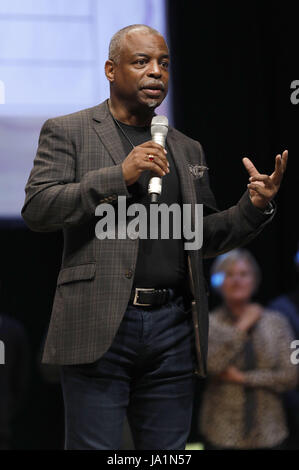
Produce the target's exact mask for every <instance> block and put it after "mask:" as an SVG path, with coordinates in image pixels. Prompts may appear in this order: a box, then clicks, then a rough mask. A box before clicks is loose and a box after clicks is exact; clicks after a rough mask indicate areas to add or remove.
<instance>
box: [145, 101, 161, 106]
mask: <svg viewBox="0 0 299 470" xmlns="http://www.w3.org/2000/svg"><path fill="white" fill-rule="evenodd" d="M147 106H148V107H149V108H156V107H157V106H159V102H158V100H151V101H149V102H148V103H147Z"/></svg>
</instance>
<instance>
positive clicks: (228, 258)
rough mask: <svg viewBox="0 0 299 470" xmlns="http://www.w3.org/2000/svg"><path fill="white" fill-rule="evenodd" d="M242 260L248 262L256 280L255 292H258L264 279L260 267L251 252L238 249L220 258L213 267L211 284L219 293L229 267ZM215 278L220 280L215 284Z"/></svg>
mask: <svg viewBox="0 0 299 470" xmlns="http://www.w3.org/2000/svg"><path fill="white" fill-rule="evenodd" d="M240 260H244V261H246V262H247V263H248V264H249V266H250V268H251V269H252V273H253V276H254V280H255V286H254V292H256V291H257V289H258V287H259V284H260V282H261V277H262V276H261V270H260V268H259V265H258V264H257V262H256V260H255V258H254V257H253V255H252V254H251V253H250V251H248V250H245V249H243V248H242V249H241V248H236V249H235V250H231V251H229V252H228V253H225V254H223V255H220V256H218V257H217V258H216V259H215V261H214V263H213V264H212V266H211V271H210V272H211V284H212V287H213V289H214V290H215V291H216V292H217V293H220V294H221V285H222V282H223V280H224V277H225V274H226V273H227V271H228V269H229V267H230V266H231V265H232V264H233V263H235V262H236V261H240ZM213 278H214V279H218V281H217V282H213Z"/></svg>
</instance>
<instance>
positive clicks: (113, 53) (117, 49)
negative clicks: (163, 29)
mask: <svg viewBox="0 0 299 470" xmlns="http://www.w3.org/2000/svg"><path fill="white" fill-rule="evenodd" d="M135 31H138V32H141V33H142V32H143V31H144V32H145V33H147V34H148V33H150V34H154V35H157V36H162V35H161V33H159V31H157V30H156V29H154V28H151V27H150V26H147V25H145V24H132V25H130V26H126V27H125V28H122V29H120V30H119V31H117V32H116V33H115V34H114V35H113V36H112V38H111V41H110V44H109V59H110V60H113V62H115V63H116V64H118V63H119V59H120V54H121V48H122V44H123V40H124V38H125V36H126V35H127V34H129V33H131V32H135Z"/></svg>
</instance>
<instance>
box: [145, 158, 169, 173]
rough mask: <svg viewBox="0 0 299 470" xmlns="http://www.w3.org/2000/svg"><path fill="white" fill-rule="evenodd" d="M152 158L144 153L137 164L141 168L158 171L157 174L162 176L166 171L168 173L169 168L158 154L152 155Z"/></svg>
mask: <svg viewBox="0 0 299 470" xmlns="http://www.w3.org/2000/svg"><path fill="white" fill-rule="evenodd" d="M150 156H151V157H153V158H154V159H153V160H150V159H149V158H148V155H147V154H146V155H144V156H143V159H142V160H139V166H140V168H141V169H142V170H151V171H155V173H158V174H159V176H164V175H165V174H166V173H169V168H168V166H167V165H165V163H164V161H163V160H162V159H161V158H160V157H159V156H158V155H152V154H150Z"/></svg>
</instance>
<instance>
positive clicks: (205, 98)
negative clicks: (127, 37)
mask: <svg viewBox="0 0 299 470" xmlns="http://www.w3.org/2000/svg"><path fill="white" fill-rule="evenodd" d="M297 18H298V15H297V11H296V10H294V6H293V5H292V4H289V3H286V2H284V3H282V4H281V5H280V6H275V5H274V4H271V7H270V6H267V5H265V4H260V3H255V2H250V3H249V2H248V3H244V2H242V3H241V2H240V3H239V5H237V6H235V7H231V8H229V7H227V6H225V4H224V3H222V4H220V2H219V4H217V3H210V4H209V5H208V4H207V2H197V1H186V0H185V1H184V2H182V1H180V0H169V1H168V20H169V38H170V40H169V43H170V44H169V45H170V50H171V57H172V65H171V73H172V80H173V86H172V93H173V113H174V124H175V126H176V127H177V128H178V129H179V130H181V131H183V132H184V133H186V134H187V135H189V136H190V137H193V138H195V139H197V140H199V141H200V142H201V143H202V145H203V147H204V149H205V153H206V158H207V161H208V166H209V168H210V169H209V174H210V181H211V186H212V189H213V191H214V193H215V196H216V200H217V202H218V205H219V207H220V208H221V209H225V208H227V207H229V206H231V205H233V204H235V203H236V202H237V201H238V199H239V198H240V196H241V195H242V193H243V192H244V191H245V189H246V184H247V182H248V181H247V180H248V175H247V172H246V170H245V168H244V166H243V163H242V160H241V159H242V157H244V156H248V157H249V158H250V159H252V161H253V163H254V164H255V165H256V167H257V169H258V170H259V171H260V172H261V173H268V174H270V173H272V171H273V169H274V158H275V155H276V154H277V153H281V152H282V151H283V150H284V149H288V150H289V162H288V169H287V172H286V174H285V178H284V181H283V183H282V186H281V189H280V192H279V194H278V195H277V196H276V198H275V201H276V203H277V209H278V210H277V214H276V216H275V219H274V221H273V222H272V223H271V224H270V225H269V226H268V227H267V228H266V229H265V230H264V231H263V232H262V233H261V234H260V235H259V237H258V238H257V239H256V240H255V241H253V242H252V243H251V244H250V245H248V248H249V249H250V250H251V251H252V252H253V254H254V255H255V257H256V258H257V261H258V262H259V264H260V266H261V268H262V272H263V282H262V284H261V287H260V290H259V292H258V295H257V300H259V301H260V302H262V303H264V304H266V303H267V302H268V301H269V300H270V299H272V298H273V297H276V296H277V295H279V294H281V293H283V292H286V291H289V290H292V289H294V288H295V285H296V282H297V280H296V273H295V269H294V265H293V257H294V255H295V252H296V249H297V242H298V239H299V236H298V222H297V217H298V201H297V199H298V198H297V190H298V186H299V178H298V156H299V148H298V116H299V104H298V105H297V106H296V105H293V104H292V103H291V101H290V95H291V92H292V90H291V89H290V84H291V82H292V81H293V80H299V70H298V68H299V65H298V52H297V43H298V25H297V23H298V20H297ZM0 243H1V245H0V246H1V264H0V277H1V279H2V296H1V311H6V312H8V313H9V314H11V315H12V316H13V317H14V318H17V319H18V320H19V321H21V322H22V324H23V325H24V326H25V329H26V332H27V334H28V336H29V342H30V345H31V354H32V367H31V369H32V370H31V379H30V390H29V393H28V397H27V399H26V406H25V407H24V411H23V412H22V414H21V415H20V416H19V417H18V419H17V421H16V423H15V437H14V443H15V444H14V445H15V447H16V448H19V449H24V448H25V449H40V448H43V449H47V448H52V449H53V448H59V447H62V445H63V444H62V442H63V405H62V397H61V391H60V386H59V384H58V383H57V382H55V370H52V369H51V368H50V369H48V368H47V367H46V366H45V367H44V368H43V367H42V366H41V365H40V354H41V348H42V344H43V340H44V335H45V334H46V331H47V326H48V322H49V318H50V313H51V306H52V300H53V294H54V290H55V284H56V277H57V273H58V270H59V266H60V258H61V250H62V237H61V234H60V233H51V234H40V233H33V232H31V231H29V230H28V229H27V228H25V227H24V225H22V224H20V223H17V222H16V221H2V222H1V227H0ZM210 264H211V262H210V261H208V262H207V264H206V271H207V273H208V270H209V267H210ZM216 302H217V299H216V298H215V297H214V295H213V294H211V296H210V305H211V308H212V307H213V306H214V305H215V304H216ZM196 408H197V407H196ZM191 439H192V440H196V439H197V435H196V425H195V422H194V423H193V426H192V435H191Z"/></svg>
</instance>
